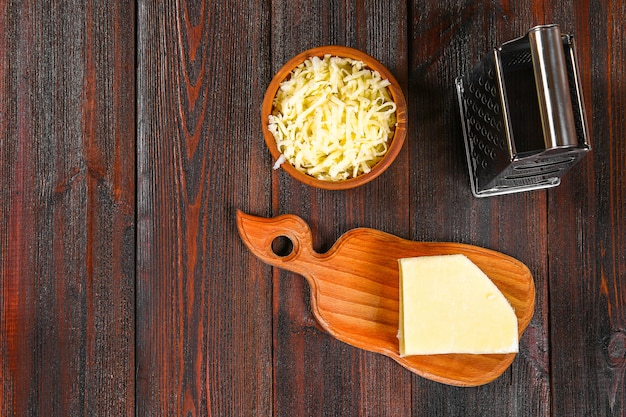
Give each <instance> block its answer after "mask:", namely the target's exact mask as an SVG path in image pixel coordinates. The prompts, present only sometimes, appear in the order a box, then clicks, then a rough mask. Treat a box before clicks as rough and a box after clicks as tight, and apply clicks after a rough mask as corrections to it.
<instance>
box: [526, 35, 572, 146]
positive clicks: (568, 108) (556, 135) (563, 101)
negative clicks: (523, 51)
mask: <svg viewBox="0 0 626 417" xmlns="http://www.w3.org/2000/svg"><path fill="white" fill-rule="evenodd" d="M528 38H529V41H530V50H531V55H532V62H533V71H534V75H535V84H536V86H537V96H538V98H539V112H540V115H541V123H542V127H543V133H544V135H543V136H544V140H545V147H546V149H555V148H563V147H575V146H577V145H578V139H577V135H576V124H575V122H574V112H573V110H572V99H571V96H570V89H569V81H568V76H567V68H566V65H565V52H564V49H563V39H562V38H561V30H560V29H559V26H558V25H549V26H538V27H535V28H534V29H532V30H531V31H530V32H529V33H528Z"/></svg>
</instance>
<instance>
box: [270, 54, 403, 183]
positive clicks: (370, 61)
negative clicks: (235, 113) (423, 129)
mask: <svg viewBox="0 0 626 417" xmlns="http://www.w3.org/2000/svg"><path fill="white" fill-rule="evenodd" d="M325 55H331V56H339V57H343V58H351V59H354V60H358V61H362V62H363V63H364V64H365V66H366V67H367V68H368V69H370V70H374V71H377V72H378V73H379V74H380V75H381V77H382V78H383V79H385V78H386V79H388V80H389V82H390V83H391V84H390V85H389V86H388V87H387V88H388V89H389V92H390V94H391V97H392V99H393V100H394V102H395V103H396V128H395V132H394V134H393V137H392V138H391V139H390V145H389V148H388V149H387V153H385V156H383V158H382V159H381V160H380V161H379V162H378V163H377V164H376V165H374V167H373V168H372V169H371V171H370V172H368V173H366V174H361V175H358V176H356V177H354V178H349V179H347V180H341V181H324V180H319V179H317V178H315V177H312V176H310V175H308V174H305V173H303V172H301V171H298V170H297V169H296V168H295V167H294V166H293V165H291V164H290V163H289V161H285V162H284V163H283V164H282V165H281V168H282V169H284V170H285V171H286V172H287V173H288V174H289V175H290V176H291V177H292V178H294V179H296V180H298V181H300V182H302V183H304V184H307V185H309V186H312V187H316V188H322V189H327V190H345V189H349V188H354V187H358V186H360V185H363V184H365V183H367V182H370V181H372V180H373V179H374V178H376V177H378V176H379V175H380V174H382V173H383V172H384V171H385V170H386V169H387V168H388V167H389V166H390V165H391V163H392V162H393V161H394V160H395V159H396V157H397V156H398V154H399V153H400V150H401V149H402V146H403V145H404V141H405V139H406V134H407V105H406V99H405V98H404V93H403V91H402V88H401V87H400V84H399V83H398V81H397V80H396V78H395V77H394V76H393V74H392V73H391V72H390V71H389V70H388V69H387V68H386V67H385V66H384V65H383V64H382V63H380V62H379V61H378V60H376V59H375V58H374V57H372V56H370V55H368V54H366V53H365V52H362V51H360V50H358V49H354V48H351V47H348V46H339V45H326V46H318V47H315V48H312V49H308V50H306V51H303V52H301V53H299V54H297V55H296V56H294V57H293V58H291V59H290V60H289V61H287V63H285V64H284V65H283V66H282V67H281V69H280V70H279V71H278V72H277V73H276V75H274V77H273V78H272V81H271V82H270V84H269V85H268V87H267V90H266V91H265V96H264V98H263V103H262V107H261V125H262V130H263V138H264V140H265V144H266V145H267V147H268V149H269V151H270V154H271V155H272V157H273V159H274V161H276V160H278V158H279V157H280V155H281V153H280V152H279V150H278V147H277V146H276V142H275V140H274V136H273V135H272V133H271V132H270V131H269V129H268V125H269V116H270V114H271V112H272V109H273V107H274V98H275V97H276V93H277V92H278V89H279V87H280V84H281V83H282V82H283V80H284V79H285V77H287V76H288V75H289V74H290V73H291V71H292V70H293V69H294V68H295V67H297V66H298V65H300V64H301V63H302V62H304V61H305V60H307V59H309V58H311V57H314V56H317V57H323V56H325Z"/></svg>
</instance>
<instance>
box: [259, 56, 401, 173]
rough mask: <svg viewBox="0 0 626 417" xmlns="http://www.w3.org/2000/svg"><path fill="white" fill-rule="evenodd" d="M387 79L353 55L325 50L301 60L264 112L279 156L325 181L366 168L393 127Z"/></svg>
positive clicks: (393, 112) (381, 149)
mask: <svg viewBox="0 0 626 417" xmlns="http://www.w3.org/2000/svg"><path fill="white" fill-rule="evenodd" d="M389 85H390V82H389V80H387V79H383V78H382V77H381V76H380V74H379V73H378V72H376V71H371V70H369V69H368V68H366V66H365V64H364V63H363V62H361V61H358V60H353V59H350V58H342V57H336V56H330V55H326V56H324V57H322V58H320V57H311V58H309V59H307V60H306V61H304V62H303V63H302V64H300V65H299V66H298V67H296V68H295V69H294V70H293V71H292V73H291V74H290V77H288V79H286V80H285V81H284V82H283V83H282V84H281V85H280V87H279V89H278V91H277V93H276V97H275V99H274V103H273V105H274V109H273V112H272V114H271V115H270V116H269V125H268V129H269V131H270V132H271V133H272V135H273V136H274V139H275V140H276V145H277V147H278V150H279V151H280V152H281V158H283V159H284V160H286V161H288V162H289V163H290V164H291V165H293V166H294V167H295V168H296V169H297V170H299V171H301V172H304V173H306V174H308V175H311V176H313V177H315V178H318V179H320V180H324V181H341V180H346V179H349V178H354V177H356V176H358V175H361V174H363V173H367V172H369V171H370V170H371V169H372V168H373V167H374V165H376V163H378V162H379V161H380V160H381V159H382V157H383V156H384V155H385V153H386V152H387V147H388V142H389V140H390V139H391V138H392V137H393V133H394V130H395V125H396V104H395V103H394V102H393V100H392V98H391V95H390V93H389V90H388V88H387V86H389ZM281 162H282V161H281ZM278 166H280V163H278V161H277V164H276V166H275V168H277V167H278Z"/></svg>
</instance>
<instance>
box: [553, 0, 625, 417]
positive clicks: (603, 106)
mask: <svg viewBox="0 0 626 417" xmlns="http://www.w3.org/2000/svg"><path fill="white" fill-rule="evenodd" d="M625 19H626V10H625V8H624V4H623V2H609V4H605V5H597V6H596V7H593V8H584V7H581V8H580V9H577V10H576V26H575V30H576V34H577V35H578V36H577V38H576V41H577V42H578V46H579V60H580V67H581V72H582V81H583V91H584V93H585V98H586V100H585V101H586V107H587V115H588V119H589V120H588V121H589V126H590V129H591V134H592V139H591V140H592V147H593V150H592V153H591V154H590V155H588V156H587V157H586V158H585V160H583V162H582V163H581V164H580V165H579V166H577V167H575V168H574V169H573V170H572V171H571V172H570V173H569V174H568V176H567V178H566V179H565V181H564V182H563V183H562V184H561V185H560V186H559V187H558V188H557V189H555V190H554V191H553V192H550V194H549V206H548V213H549V217H548V219H549V230H548V231H549V237H550V239H549V244H550V257H551V258H550V259H551V262H550V292H551V294H550V329H551V332H550V336H551V340H552V343H551V359H552V364H551V373H552V379H553V384H552V386H553V395H554V415H555V416H568V415H585V416H623V415H625V414H626V380H625V378H624V375H625V372H626V303H625V300H626V257H625V256H624V254H626V232H625V228H626V122H625V120H626V99H625V98H626V92H625V90H624V85H625V81H626V56H625V52H626V51H625V47H626V38H625V37H624V31H623V24H624V20H625Z"/></svg>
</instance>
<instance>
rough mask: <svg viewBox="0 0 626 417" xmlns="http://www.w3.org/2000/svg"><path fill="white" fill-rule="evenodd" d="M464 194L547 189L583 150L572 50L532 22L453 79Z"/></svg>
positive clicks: (565, 39) (552, 28) (549, 28)
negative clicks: (467, 188) (467, 190)
mask: <svg viewBox="0 0 626 417" xmlns="http://www.w3.org/2000/svg"><path fill="white" fill-rule="evenodd" d="M456 87H457V92H458V98H459V106H460V110H461V119H462V125H463V136H464V138H465V149H466V153H467V163H468V168H469V174H470V181H471V187H472V193H473V194H474V195H475V196H476V197H486V196H492V195H498V194H507V193H513V192H521V191H528V190H536V189H542V188H548V187H555V186H557V185H559V184H560V183H561V177H562V175H563V174H564V173H565V172H566V171H567V170H568V169H569V168H571V167H572V166H573V165H574V164H576V163H577V162H578V161H579V160H580V159H581V158H582V157H583V156H584V155H585V154H586V153H587V152H588V151H590V150H591V147H590V145H589V143H588V134H587V123H586V120H585V109H584V107H583V98H582V91H581V88H580V80H579V72H578V67H577V63H576V54H575V51H574V38H573V36H571V35H562V34H561V31H560V29H559V26H558V25H543V26H536V27H534V28H532V29H530V30H529V31H528V33H527V34H526V36H523V37H521V38H518V39H515V40H512V41H509V42H506V43H504V44H502V46H500V47H499V48H495V49H494V50H493V51H492V52H491V53H489V54H487V55H486V56H485V57H484V58H483V59H482V61H481V62H480V63H479V64H478V65H476V66H475V67H474V68H473V69H472V70H471V72H470V73H469V74H467V75H465V76H462V77H459V78H457V79H456Z"/></svg>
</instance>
